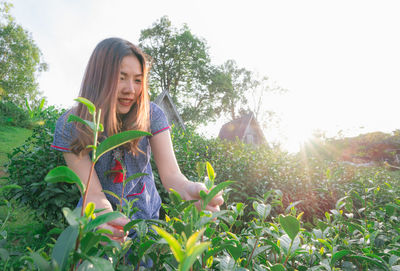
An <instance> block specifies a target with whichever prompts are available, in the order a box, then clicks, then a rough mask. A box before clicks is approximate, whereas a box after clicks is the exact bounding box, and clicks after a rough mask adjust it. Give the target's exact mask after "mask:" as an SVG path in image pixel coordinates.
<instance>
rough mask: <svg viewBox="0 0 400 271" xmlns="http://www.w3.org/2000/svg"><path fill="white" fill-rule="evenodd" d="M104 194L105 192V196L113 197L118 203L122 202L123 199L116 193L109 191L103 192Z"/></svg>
mask: <svg viewBox="0 0 400 271" xmlns="http://www.w3.org/2000/svg"><path fill="white" fill-rule="evenodd" d="M103 192H104V193H105V194H108V195H110V196H113V197H114V198H116V199H118V201H121V198H120V197H119V196H117V194H115V193H114V192H112V191H109V190H103Z"/></svg>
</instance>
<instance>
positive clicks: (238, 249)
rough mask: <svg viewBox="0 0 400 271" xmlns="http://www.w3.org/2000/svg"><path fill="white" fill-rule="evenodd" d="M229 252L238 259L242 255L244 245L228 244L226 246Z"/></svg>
mask: <svg viewBox="0 0 400 271" xmlns="http://www.w3.org/2000/svg"><path fill="white" fill-rule="evenodd" d="M226 249H227V250H228V252H229V254H230V255H231V256H232V257H233V258H234V259H235V261H237V260H238V259H239V257H240V256H242V246H241V245H240V244H236V246H233V245H228V246H227V247H226Z"/></svg>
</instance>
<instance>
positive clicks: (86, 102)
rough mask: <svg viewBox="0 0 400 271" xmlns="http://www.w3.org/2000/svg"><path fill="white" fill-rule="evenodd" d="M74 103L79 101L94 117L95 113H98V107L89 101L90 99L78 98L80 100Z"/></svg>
mask: <svg viewBox="0 0 400 271" xmlns="http://www.w3.org/2000/svg"><path fill="white" fill-rule="evenodd" d="M74 101H77V102H80V103H81V104H84V105H86V107H87V109H88V111H89V113H90V114H91V115H94V112H95V111H96V106H94V104H93V103H92V102H91V101H89V100H88V99H86V98H83V97H78V98H76V99H74Z"/></svg>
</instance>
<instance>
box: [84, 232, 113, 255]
mask: <svg viewBox="0 0 400 271" xmlns="http://www.w3.org/2000/svg"><path fill="white" fill-rule="evenodd" d="M110 232H111V231H110ZM96 233H97V231H96ZM111 234H112V232H111ZM100 240H101V235H98V234H95V233H93V232H88V233H86V234H85V236H84V237H83V238H82V240H81V246H80V248H81V251H82V253H84V254H86V253H88V252H89V250H90V249H92V248H93V247H95V246H96V245H97V244H98V243H99V242H100Z"/></svg>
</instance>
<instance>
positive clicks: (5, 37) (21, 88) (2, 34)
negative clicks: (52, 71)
mask: <svg viewBox="0 0 400 271" xmlns="http://www.w3.org/2000/svg"><path fill="white" fill-rule="evenodd" d="M11 7H12V5H11V4H9V3H6V2H0V100H2V99H5V100H10V101H12V102H14V103H15V104H17V105H22V104H23V103H25V98H28V100H30V101H33V100H37V98H38V95H39V91H38V83H37V80H36V78H37V76H38V74H39V73H40V72H41V71H45V70H46V69H47V65H46V64H45V63H43V62H41V52H40V49H39V48H38V47H37V45H36V44H35V42H34V41H33V39H32V37H31V34H30V33H29V32H28V31H26V30H24V29H23V27H22V26H20V25H18V24H16V23H15V22H14V18H13V17H12V16H11V15H10V13H9V10H10V8H11Z"/></svg>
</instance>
